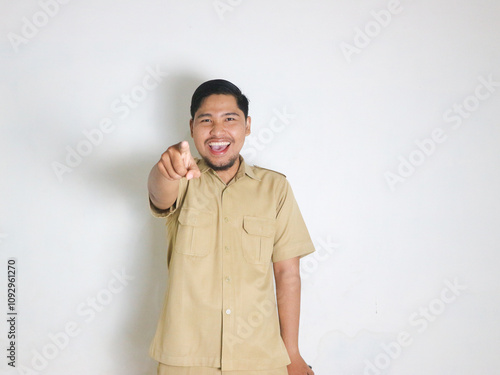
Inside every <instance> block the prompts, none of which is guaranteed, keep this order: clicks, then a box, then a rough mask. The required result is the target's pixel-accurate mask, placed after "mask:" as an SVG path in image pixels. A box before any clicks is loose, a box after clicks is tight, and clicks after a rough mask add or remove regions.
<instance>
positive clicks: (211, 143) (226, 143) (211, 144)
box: [208, 142, 231, 146]
mask: <svg viewBox="0 0 500 375" xmlns="http://www.w3.org/2000/svg"><path fill="white" fill-rule="evenodd" d="M230 143H231V142H210V143H209V144H208V145H209V146H229V144H230Z"/></svg>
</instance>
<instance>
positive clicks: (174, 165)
mask: <svg viewBox="0 0 500 375" xmlns="http://www.w3.org/2000/svg"><path fill="white" fill-rule="evenodd" d="M157 166H158V170H159V171H160V173H161V174H162V175H163V176H164V177H165V178H166V179H168V180H170V181H173V180H180V179H181V178H182V177H186V179H188V180H190V179H192V178H198V177H200V175H201V173H200V169H199V168H198V166H197V165H196V162H195V160H194V158H193V156H192V155H191V152H190V151H189V143H187V141H182V142H180V143H177V144H176V145H173V146H170V147H169V148H168V149H167V151H165V152H164V153H163V154H162V155H161V158H160V161H159V162H158V164H157Z"/></svg>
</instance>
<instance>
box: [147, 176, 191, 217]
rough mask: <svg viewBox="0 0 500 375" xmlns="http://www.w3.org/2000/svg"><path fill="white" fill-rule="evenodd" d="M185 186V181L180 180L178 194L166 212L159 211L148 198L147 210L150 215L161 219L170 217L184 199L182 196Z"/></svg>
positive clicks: (183, 179)
mask: <svg viewBox="0 0 500 375" xmlns="http://www.w3.org/2000/svg"><path fill="white" fill-rule="evenodd" d="M186 186H187V180H186V179H185V178H181V179H180V180H179V192H178V193H177V198H176V200H175V202H174V204H172V206H170V207H169V208H167V209H166V210H161V209H159V208H158V207H156V206H155V205H154V204H153V202H151V198H149V209H150V210H151V214H152V215H153V216H154V217H158V218H162V217H169V216H170V215H172V214H173V213H174V212H175V211H176V210H177V207H179V205H180V202H182V199H183V198H184V194H185V193H186Z"/></svg>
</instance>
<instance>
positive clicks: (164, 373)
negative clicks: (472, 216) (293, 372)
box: [158, 362, 288, 375]
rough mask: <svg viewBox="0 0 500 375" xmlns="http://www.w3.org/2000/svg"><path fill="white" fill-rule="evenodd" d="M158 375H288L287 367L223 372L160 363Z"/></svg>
mask: <svg viewBox="0 0 500 375" xmlns="http://www.w3.org/2000/svg"><path fill="white" fill-rule="evenodd" d="M158 375H288V371H287V369H286V366H283V367H280V368H277V369H272V370H257V371H254V370H245V371H221V369H220V368H215V367H187V366H169V365H165V364H163V363H161V362H160V363H158Z"/></svg>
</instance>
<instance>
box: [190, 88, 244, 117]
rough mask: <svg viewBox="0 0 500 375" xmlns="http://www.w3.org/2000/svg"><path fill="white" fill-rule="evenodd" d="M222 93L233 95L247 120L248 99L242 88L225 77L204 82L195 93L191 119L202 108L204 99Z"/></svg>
mask: <svg viewBox="0 0 500 375" xmlns="http://www.w3.org/2000/svg"><path fill="white" fill-rule="evenodd" d="M214 94H222V95H231V96H234V98H235V99H236V104H237V105H238V108H239V109H241V111H242V112H243V113H244V114H245V120H246V119H247V117H248V99H247V97H246V96H245V95H243V93H242V92H241V90H240V89H239V88H238V87H237V86H236V85H235V84H233V83H231V82H229V81H226V80H225V79H212V80H211V81H206V82H203V83H202V84H201V85H200V86H198V88H197V89H196V90H195V92H194V93H193V97H192V98H191V119H193V118H194V114H195V113H196V111H197V110H198V108H200V106H201V103H202V102H203V99H205V98H206V97H208V96H210V95H214Z"/></svg>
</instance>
